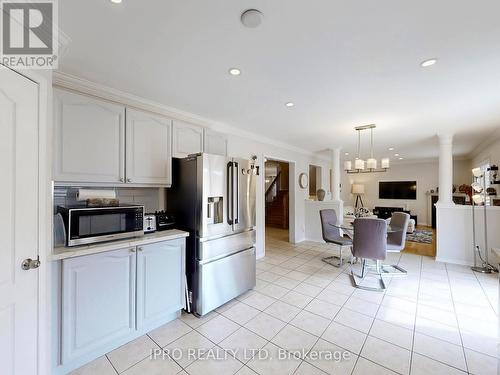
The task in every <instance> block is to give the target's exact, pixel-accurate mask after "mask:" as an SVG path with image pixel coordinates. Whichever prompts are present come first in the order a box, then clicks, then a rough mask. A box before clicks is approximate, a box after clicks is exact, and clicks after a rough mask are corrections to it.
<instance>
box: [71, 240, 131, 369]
mask: <svg viewBox="0 0 500 375" xmlns="http://www.w3.org/2000/svg"><path fill="white" fill-rule="evenodd" d="M135 273H136V252H135V248H126V249H120V250H115V251H110V252H106V253H101V254H94V255H88V256H82V257H77V258H71V259H64V260H63V261H62V339H61V340H62V363H63V364H65V363H68V362H71V361H72V360H74V359H77V358H78V357H81V356H84V355H88V354H92V353H95V352H99V351H102V350H106V349H107V348H109V346H110V345H112V344H113V343H114V342H116V341H117V340H120V339H122V338H123V337H126V336H127V335H130V334H131V333H132V332H133V331H134V330H135V282H136V280H135Z"/></svg>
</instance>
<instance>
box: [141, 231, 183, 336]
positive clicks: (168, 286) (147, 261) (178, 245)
mask: <svg viewBox="0 0 500 375" xmlns="http://www.w3.org/2000/svg"><path fill="white" fill-rule="evenodd" d="M137 250H138V252H137V329H143V328H144V327H152V326H158V325H159V324H162V323H163V322H166V321H168V320H171V318H170V317H169V316H170V315H171V314H172V313H174V312H177V311H179V310H180V309H182V308H183V307H184V277H185V271H184V270H185V240H184V239H177V240H172V241H164V242H158V243H154V244H150V245H144V246H140V247H138V248H137Z"/></svg>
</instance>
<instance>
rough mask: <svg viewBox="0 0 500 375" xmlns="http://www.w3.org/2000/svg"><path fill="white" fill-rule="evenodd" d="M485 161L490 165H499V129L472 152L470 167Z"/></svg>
mask: <svg viewBox="0 0 500 375" xmlns="http://www.w3.org/2000/svg"><path fill="white" fill-rule="evenodd" d="M485 160H488V161H489V162H490V163H491V164H496V165H499V164H500V128H499V129H498V130H497V131H496V132H495V133H494V134H492V136H491V137H489V138H488V140H487V141H486V142H483V143H482V144H480V145H479V146H478V147H477V148H476V149H475V150H474V152H472V155H471V165H470V167H471V168H474V167H477V166H478V165H479V163H481V162H483V161H485ZM469 172H470V171H469Z"/></svg>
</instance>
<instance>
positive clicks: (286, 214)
mask: <svg viewBox="0 0 500 375" xmlns="http://www.w3.org/2000/svg"><path fill="white" fill-rule="evenodd" d="M264 169H265V185H264V202H265V223H266V229H265V230H266V243H270V242H275V241H276V242H282V243H283V242H289V238H290V166H289V163H288V162H285V161H280V160H271V159H267V160H266V162H265V168H264Z"/></svg>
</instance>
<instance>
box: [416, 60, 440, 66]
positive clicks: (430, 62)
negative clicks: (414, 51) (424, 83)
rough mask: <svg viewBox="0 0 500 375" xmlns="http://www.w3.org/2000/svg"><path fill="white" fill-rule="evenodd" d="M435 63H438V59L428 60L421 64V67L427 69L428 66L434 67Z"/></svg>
mask: <svg viewBox="0 0 500 375" xmlns="http://www.w3.org/2000/svg"><path fill="white" fill-rule="evenodd" d="M435 63H437V59H428V60H425V61H422V62H421V63H420V66H421V67H423V68H427V67H428V66H432V65H434V64H435Z"/></svg>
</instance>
